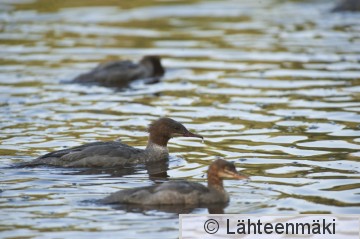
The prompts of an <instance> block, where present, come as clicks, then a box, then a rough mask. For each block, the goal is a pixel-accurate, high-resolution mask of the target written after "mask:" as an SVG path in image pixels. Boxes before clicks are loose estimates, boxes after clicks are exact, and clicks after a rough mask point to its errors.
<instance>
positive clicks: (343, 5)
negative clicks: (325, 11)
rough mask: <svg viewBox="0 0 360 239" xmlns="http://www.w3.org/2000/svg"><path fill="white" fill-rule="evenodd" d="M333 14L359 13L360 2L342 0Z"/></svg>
mask: <svg viewBox="0 0 360 239" xmlns="http://www.w3.org/2000/svg"><path fill="white" fill-rule="evenodd" d="M332 11H333V12H346V11H351V12H358V11H360V0H342V1H340V2H339V3H338V4H337V5H336V6H335V7H334V8H333V9H332Z"/></svg>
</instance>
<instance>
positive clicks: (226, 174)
mask: <svg viewBox="0 0 360 239" xmlns="http://www.w3.org/2000/svg"><path fill="white" fill-rule="evenodd" d="M221 176H223V177H224V178H232V179H248V178H249V177H248V176H246V175H244V174H241V173H238V172H232V171H225V172H224V173H223V174H222V175H221Z"/></svg>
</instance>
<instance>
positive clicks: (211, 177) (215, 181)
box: [208, 168, 225, 194]
mask: <svg viewBox="0 0 360 239" xmlns="http://www.w3.org/2000/svg"><path fill="white" fill-rule="evenodd" d="M208 187H209V189H212V190H215V191H217V192H220V193H222V194H225V190H224V185H223V180H222V179H221V178H220V177H219V176H218V175H217V170H216V169H213V168H210V169H209V170H208Z"/></svg>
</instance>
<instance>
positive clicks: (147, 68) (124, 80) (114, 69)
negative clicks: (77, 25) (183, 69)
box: [73, 56, 165, 88]
mask: <svg viewBox="0 0 360 239" xmlns="http://www.w3.org/2000/svg"><path fill="white" fill-rule="evenodd" d="M164 72H165V70H164V68H163V67H162V65H161V60H160V57H158V56H145V57H144V58H143V59H142V60H141V61H140V62H139V63H133V62H131V61H128V60H125V61H111V62H107V63H104V64H100V65H98V66H97V67H96V68H94V69H93V70H91V71H90V72H88V73H84V74H81V75H79V76H77V77H76V78H75V79H74V80H73V82H75V83H87V84H89V83H90V84H98V85H102V86H109V87H120V88H122V87H126V86H128V85H129V84H130V83H131V82H132V81H135V80H138V79H148V83H153V82H156V81H158V80H159V78H160V77H161V76H163V75H164Z"/></svg>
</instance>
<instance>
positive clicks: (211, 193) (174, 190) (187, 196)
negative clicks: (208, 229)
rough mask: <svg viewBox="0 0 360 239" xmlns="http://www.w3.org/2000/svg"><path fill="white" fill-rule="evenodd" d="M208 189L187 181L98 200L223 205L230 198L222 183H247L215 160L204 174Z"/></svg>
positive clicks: (171, 182) (151, 203) (102, 201)
mask: <svg viewBox="0 0 360 239" xmlns="http://www.w3.org/2000/svg"><path fill="white" fill-rule="evenodd" d="M207 177H208V186H207V187H206V186H204V185H202V184H200V183H196V182H189V181H168V182H164V183H162V184H157V185H153V186H148V187H140V188H133V189H125V190H121V191H118V192H115V193H113V194H111V195H110V196H108V197H106V198H104V199H103V200H101V203H105V204H128V205H141V206H145V205H147V206H150V205H154V206H159V205H198V206H201V205H209V204H224V203H227V202H228V201H229V195H228V194H227V192H226V191H225V189H224V186H223V179H224V178H232V179H246V178H247V177H246V176H245V175H241V174H239V173H238V172H237V171H236V168H235V165H234V164H233V163H230V162H228V161H225V160H222V159H218V160H216V161H214V162H213V163H212V164H211V165H210V166H209V170H208V173H207Z"/></svg>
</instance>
